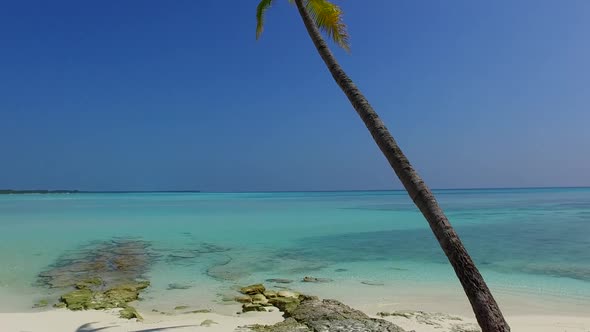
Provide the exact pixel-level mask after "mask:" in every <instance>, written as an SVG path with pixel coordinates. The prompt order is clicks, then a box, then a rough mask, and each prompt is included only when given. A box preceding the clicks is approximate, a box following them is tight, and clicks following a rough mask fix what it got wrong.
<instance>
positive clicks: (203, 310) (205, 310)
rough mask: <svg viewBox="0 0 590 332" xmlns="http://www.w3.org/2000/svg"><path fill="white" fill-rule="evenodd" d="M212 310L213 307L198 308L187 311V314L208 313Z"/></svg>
mask: <svg viewBox="0 0 590 332" xmlns="http://www.w3.org/2000/svg"><path fill="white" fill-rule="evenodd" d="M210 312H211V309H197V310H191V311H187V312H185V314H208V313H210Z"/></svg>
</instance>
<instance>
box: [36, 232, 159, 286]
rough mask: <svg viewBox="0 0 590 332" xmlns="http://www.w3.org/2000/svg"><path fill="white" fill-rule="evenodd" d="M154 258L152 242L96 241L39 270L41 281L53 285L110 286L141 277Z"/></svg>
mask: <svg viewBox="0 0 590 332" xmlns="http://www.w3.org/2000/svg"><path fill="white" fill-rule="evenodd" d="M152 261H153V260H152V257H151V252H150V250H149V243H148V242H145V241H141V240H137V239H113V240H112V241H94V242H90V243H89V244H87V245H84V246H81V247H80V248H78V249H77V250H72V251H68V252H66V253H65V254H63V255H62V256H60V257H58V259H57V260H56V261H55V262H54V263H53V264H51V265H50V268H49V269H47V270H45V271H42V272H41V273H39V275H38V279H37V283H38V284H39V285H42V286H47V287H50V288H70V287H77V288H99V287H101V286H104V288H110V287H112V286H113V285H115V284H118V283H124V282H128V281H133V280H135V279H138V278H141V277H142V275H143V274H144V273H145V272H147V270H148V268H149V265H150V264H151V263H152ZM103 283H104V285H103Z"/></svg>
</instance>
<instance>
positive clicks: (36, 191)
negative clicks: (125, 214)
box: [0, 189, 200, 195]
mask: <svg viewBox="0 0 590 332" xmlns="http://www.w3.org/2000/svg"><path fill="white" fill-rule="evenodd" d="M135 193H200V191H199V190H154V191H81V190H46V189H42V190H40V189H32V190H13V189H0V195H12V194H135Z"/></svg>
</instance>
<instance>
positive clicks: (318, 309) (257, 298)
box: [242, 284, 404, 332]
mask: <svg viewBox="0 0 590 332" xmlns="http://www.w3.org/2000/svg"><path fill="white" fill-rule="evenodd" d="M254 290H257V293H254V294H252V295H250V298H251V301H252V302H251V303H245V304H244V305H243V306H242V311H243V312H248V311H268V305H271V306H273V307H276V308H278V309H279V310H280V311H281V312H283V317H285V318H286V319H285V320H284V321H283V322H280V323H277V324H275V325H268V326H264V325H253V326H248V327H247V328H248V329H250V331H256V332H343V331H346V332H404V330H403V329H402V328H401V327H399V326H397V325H395V324H393V323H391V322H388V321H386V320H383V319H378V318H371V317H369V316H367V315H366V314H365V313H363V312H361V311H359V310H356V309H353V308H351V307H349V306H347V305H345V304H343V303H341V302H338V301H336V300H320V299H318V298H317V297H315V296H307V295H302V294H299V293H297V292H293V291H284V290H282V291H279V292H274V291H270V290H266V288H265V287H264V286H263V285H260V284H257V285H252V286H248V287H243V288H242V293H245V292H251V293H253V292H254ZM265 294H266V295H265ZM267 295H272V296H267ZM242 330H243V329H242Z"/></svg>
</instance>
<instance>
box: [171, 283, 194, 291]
mask: <svg viewBox="0 0 590 332" xmlns="http://www.w3.org/2000/svg"><path fill="white" fill-rule="evenodd" d="M189 288H191V285H187V284H178V283H172V284H168V288H166V289H167V290H173V289H189Z"/></svg>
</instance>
